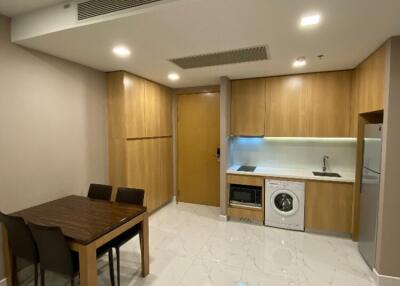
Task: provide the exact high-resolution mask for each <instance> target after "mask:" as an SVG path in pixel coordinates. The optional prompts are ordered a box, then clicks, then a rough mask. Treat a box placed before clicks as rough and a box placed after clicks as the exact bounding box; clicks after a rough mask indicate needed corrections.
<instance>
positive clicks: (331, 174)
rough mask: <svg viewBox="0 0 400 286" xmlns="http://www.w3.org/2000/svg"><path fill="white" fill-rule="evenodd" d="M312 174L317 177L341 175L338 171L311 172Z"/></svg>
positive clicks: (338, 176)
mask: <svg viewBox="0 0 400 286" xmlns="http://www.w3.org/2000/svg"><path fill="white" fill-rule="evenodd" d="M313 174H314V176H317V177H336V178H340V177H342V176H340V175H339V174H338V173H329V172H313Z"/></svg>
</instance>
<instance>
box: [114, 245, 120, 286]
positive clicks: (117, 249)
mask: <svg viewBox="0 0 400 286" xmlns="http://www.w3.org/2000/svg"><path fill="white" fill-rule="evenodd" d="M115 251H116V252H117V281H118V286H120V283H121V273H120V255H119V247H118V246H117V247H116V248H115Z"/></svg>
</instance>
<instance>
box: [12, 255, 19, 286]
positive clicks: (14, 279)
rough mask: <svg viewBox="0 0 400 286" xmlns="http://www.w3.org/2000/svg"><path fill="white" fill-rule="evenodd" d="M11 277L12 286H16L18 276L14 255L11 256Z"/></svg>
mask: <svg viewBox="0 0 400 286" xmlns="http://www.w3.org/2000/svg"><path fill="white" fill-rule="evenodd" d="M11 277H12V285H13V286H18V284H19V283H18V275H17V257H16V256H15V255H12V256H11Z"/></svg>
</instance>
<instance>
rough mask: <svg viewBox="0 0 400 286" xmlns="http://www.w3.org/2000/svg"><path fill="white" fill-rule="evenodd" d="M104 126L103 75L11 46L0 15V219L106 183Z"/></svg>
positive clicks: (7, 28)
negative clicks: (92, 185) (11, 213)
mask: <svg viewBox="0 0 400 286" xmlns="http://www.w3.org/2000/svg"><path fill="white" fill-rule="evenodd" d="M65 44H66V45H68V44H69V43H65ZM106 125H107V124H106V82H105V75H104V73H101V72H98V71H95V70H93V69H89V68H86V67H83V66H81V65H77V64H74V63H71V62H67V61H64V60H61V59H58V58H54V57H51V56H48V55H45V54H41V53H37V52H34V51H31V50H27V49H24V48H21V47H19V46H17V45H14V44H11V42H10V19H8V18H6V17H4V16H1V15H0V211H2V212H5V213H10V212H14V211H17V210H19V209H23V208H26V207H30V206H33V205H36V204H40V203H43V202H46V201H49V200H54V199H56V198H60V197H63V196H66V195H70V194H85V193H86V192H87V188H88V184H89V183H90V182H99V183H104V182H107V177H108V175H107V173H108V171H107V145H106V136H107V134H106ZM1 250H2V248H1ZM1 250H0V261H1V260H2V257H3V255H2V253H1ZM0 263H2V262H0ZM0 266H1V264H0ZM2 276H3V273H2V267H1V268H0V279H1V277H2Z"/></svg>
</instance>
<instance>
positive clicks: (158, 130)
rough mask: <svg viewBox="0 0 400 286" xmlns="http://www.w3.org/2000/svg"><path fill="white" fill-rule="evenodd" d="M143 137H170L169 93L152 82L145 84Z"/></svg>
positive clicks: (170, 101)
mask: <svg viewBox="0 0 400 286" xmlns="http://www.w3.org/2000/svg"><path fill="white" fill-rule="evenodd" d="M144 110H145V112H144V122H145V137H161V136H172V96H171V91H170V90H169V89H168V88H166V87H163V86H161V85H159V84H156V83H154V82H150V81H146V82H145V103H144Z"/></svg>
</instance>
